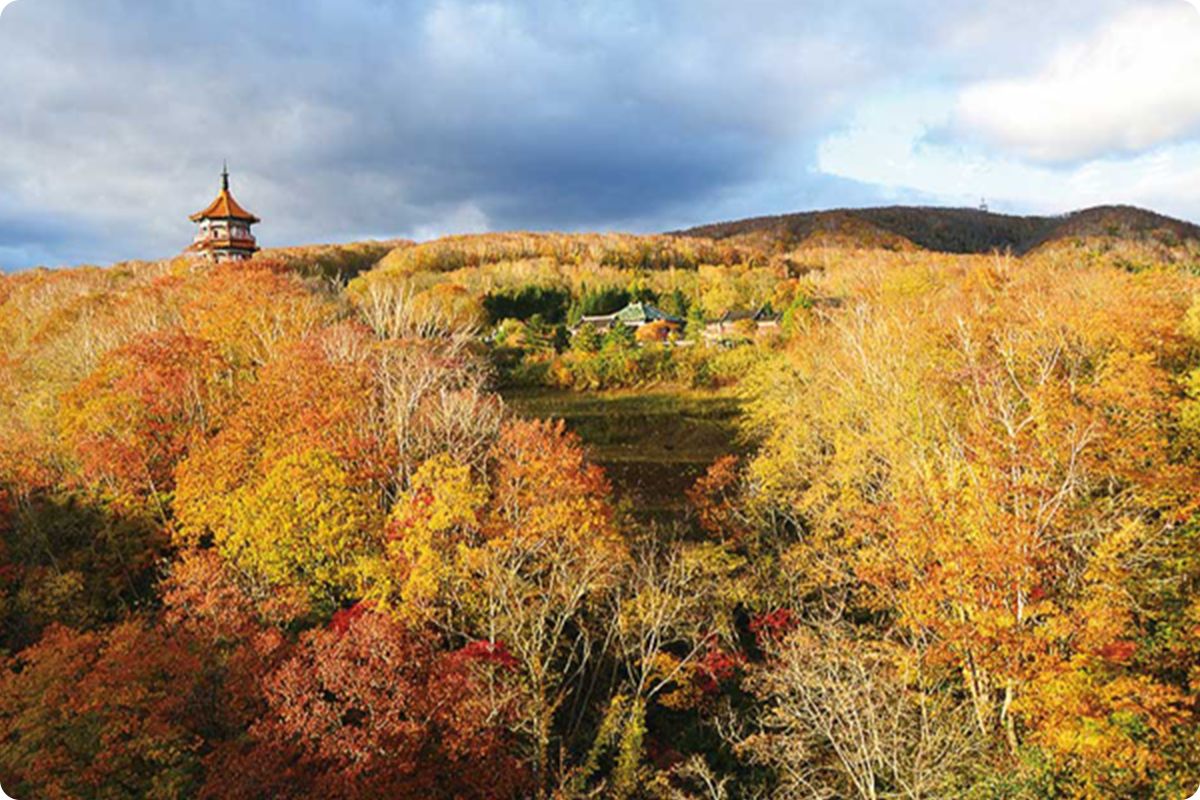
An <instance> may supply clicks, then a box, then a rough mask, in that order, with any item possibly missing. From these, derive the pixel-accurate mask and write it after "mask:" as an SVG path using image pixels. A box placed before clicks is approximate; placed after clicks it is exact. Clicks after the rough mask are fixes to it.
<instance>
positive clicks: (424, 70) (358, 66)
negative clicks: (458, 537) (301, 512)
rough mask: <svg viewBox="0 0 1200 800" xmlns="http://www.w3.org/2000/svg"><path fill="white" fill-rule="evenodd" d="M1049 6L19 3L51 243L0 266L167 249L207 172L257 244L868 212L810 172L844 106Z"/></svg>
mask: <svg viewBox="0 0 1200 800" xmlns="http://www.w3.org/2000/svg"><path fill="white" fill-rule="evenodd" d="M1125 5H1128V3H1125V2H1120V0H1101V2H1097V3H1094V4H1092V5H1091V6H1089V8H1090V12H1089V15H1088V18H1089V19H1090V18H1091V17H1093V16H1096V15H1098V14H1100V13H1102V12H1103V11H1104V10H1105V9H1114V8H1119V7H1122V6H1125ZM1072 9H1077V6H1076V5H1075V4H1071V3H1068V2H1066V0H1048V2H1042V3H1036V4H1035V3H1025V2H1006V3H1000V2H982V3H974V4H970V5H967V4H962V6H961V7H960V8H958V9H957V10H956V11H953V12H952V13H948V12H947V10H946V6H945V4H944V3H934V2H932V0H899V1H898V2H888V3H879V2H866V1H865V0H836V1H835V0H809V1H808V2H794V0H787V1H785V0H753V1H752V2H730V1H729V0H657V1H656V0H579V1H577V2H561V0H504V1H503V2H470V1H469V0H440V1H435V0H412V1H410V2H399V1H388V0H258V1H257V2H253V3H247V2H234V1H233V0H208V1H207V2H183V1H182V0H154V2H151V1H150V0H19V2H17V3H16V4H14V5H13V6H11V7H10V8H9V9H8V10H6V11H5V13H4V17H3V22H2V23H0V96H2V97H3V98H4V101H3V103H0V193H3V196H4V197H6V198H7V204H8V205H10V206H14V207H20V208H22V209H23V213H22V219H24V220H32V221H33V222H34V223H36V222H37V221H38V220H58V221H60V222H59V224H61V225H65V226H67V229H66V231H64V230H61V229H60V230H59V231H58V235H57V236H56V235H55V234H53V233H47V234H45V235H43V236H39V235H38V234H37V233H36V232H37V229H38V228H37V224H31V225H30V226H29V227H19V226H18V228H17V229H14V230H9V231H5V230H4V229H2V228H0V248H7V250H5V251H4V252H8V253H9V255H8V256H6V257H4V261H2V262H0V266H4V267H8V268H12V267H14V266H17V264H16V263H14V259H15V258H21V257H26V256H28V255H30V254H38V256H37V257H38V258H41V259H51V260H53V259H61V260H67V258H68V257H69V258H72V259H74V258H76V257H77V256H78V253H79V247H77V246H76V245H78V244H79V243H80V242H85V243H86V242H90V243H91V246H92V252H94V253H95V256H94V259H96V260H100V259H108V258H117V257H122V256H123V257H155V256H162V255H167V254H170V253H171V252H174V251H176V250H178V249H179V248H180V247H181V246H182V245H183V244H184V243H186V241H187V240H188V238H189V235H190V231H189V226H188V223H187V219H186V217H187V215H188V213H190V212H193V211H195V210H197V209H198V208H199V207H201V206H202V205H204V204H205V203H206V202H207V201H208V200H209V199H210V195H211V194H212V193H213V191H214V190H215V188H216V173H217V171H218V170H219V165H220V162H221V160H222V159H223V158H226V157H228V158H229V159H230V160H231V165H232V167H233V170H234V180H235V190H236V191H237V193H238V195H239V197H240V199H242V200H243V201H244V202H245V203H246V205H248V206H249V207H251V208H252V210H254V211H255V212H256V213H258V214H259V215H260V216H262V217H263V218H264V219H266V220H267V224H266V225H264V226H263V239H264V242H265V243H267V244H294V243H299V242H302V241H314V240H345V239H351V238H355V237H361V236H367V235H375V236H390V235H422V234H424V235H428V234H431V233H444V232H451V231H453V230H456V229H462V228H482V227H490V228H493V229H498V228H527V229H547V228H560V229H566V228H579V227H588V228H610V227H623V228H628V229H635V230H654V229H659V228H663V227H669V226H673V225H676V224H686V223H692V222H696V223H698V222H703V221H707V220H710V219H713V218H714V217H720V216H722V215H734V214H749V213H775V212H779V211H784V210H789V209H790V208H796V207H799V206H800V205H801V204H803V205H808V206H811V205H834V204H853V203H863V202H872V201H876V200H884V199H887V200H890V199H894V198H893V196H891V195H888V194H887V193H886V190H883V189H879V188H875V187H870V186H866V185H863V184H855V183H851V182H846V181H838V180H835V179H832V178H829V177H827V176H822V175H820V174H819V173H815V172H814V171H813V169H812V164H813V163H814V158H813V153H814V149H815V146H816V143H817V142H818V141H819V140H820V139H821V138H822V137H824V136H825V135H827V134H828V133H829V132H830V131H831V130H834V129H836V128H837V126H838V125H840V124H842V122H843V121H844V120H845V119H846V117H847V115H848V113H849V111H850V110H851V109H852V108H853V107H854V104H855V102H856V100H857V99H858V98H859V97H860V96H861V95H862V94H863V93H864V92H867V91H869V90H871V89H872V87H877V86H879V85H881V84H884V83H886V82H887V81H888V80H890V79H892V78H894V77H895V75H896V74H898V73H910V74H914V75H919V74H925V75H927V76H928V77H929V79H931V80H935V79H936V80H945V79H946V78H947V76H948V75H953V76H957V78H958V79H962V80H966V79H969V78H980V79H982V78H986V77H987V76H988V75H990V74H991V73H992V72H993V71H995V70H997V69H998V68H999V67H998V65H1000V64H1003V63H1008V61H1010V60H1011V59H1012V58H1013V56H1012V54H1011V53H1007V52H1006V51H1005V48H1004V47H1003V46H1002V42H998V41H997V39H998V37H996V36H995V35H994V31H995V30H996V26H998V25H1011V24H1026V25H1027V30H1026V31H1025V33H1024V34H1023V35H1025V37H1026V44H1025V52H1026V53H1028V52H1029V51H1030V50H1036V48H1038V47H1039V46H1043V45H1045V44H1046V43H1047V42H1049V41H1051V40H1052V37H1051V36H1050V34H1049V33H1046V34H1041V33H1039V32H1038V31H1040V30H1041V27H1040V26H1029V25H1028V23H1030V22H1031V21H1033V20H1038V21H1040V22H1042V23H1045V24H1058V23H1065V22H1067V21H1072V20H1073V21H1074V24H1075V25H1076V26H1078V25H1086V24H1090V23H1088V22H1087V20H1086V19H1083V18H1082V15H1081V14H1080V12H1079V11H1078V10H1072ZM67 220H69V221H70V222H69V223H67V222H62V221H67ZM22 224H24V223H22ZM68 239H70V242H69V246H68ZM22 242H23V243H22ZM14 253H15V254H17V255H15V256H14V255H13V254H14Z"/></svg>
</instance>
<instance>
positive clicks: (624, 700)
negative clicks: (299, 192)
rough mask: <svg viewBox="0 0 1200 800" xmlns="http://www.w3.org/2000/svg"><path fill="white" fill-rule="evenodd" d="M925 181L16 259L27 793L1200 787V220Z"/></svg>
mask: <svg viewBox="0 0 1200 800" xmlns="http://www.w3.org/2000/svg"><path fill="white" fill-rule="evenodd" d="M931 214H932V212H926V211H922V210H920V209H909V210H906V211H905V210H896V209H893V210H890V211H889V210H884V211H878V212H873V214H867V215H863V214H859V215H854V214H848V213H832V214H827V215H817V216H815V217H814V216H811V215H810V216H806V217H804V218H799V217H797V218H771V219H764V220H757V221H749V222H747V223H738V224H731V225H725V226H711V227H709V228H705V229H700V230H698V231H690V232H680V233H677V234H671V235H662V236H631V235H617V234H577V235H567V234H525V233H508V234H483V235H476V236H456V237H448V238H442V239H435V240H433V241H429V242H425V243H422V244H416V243H413V242H408V241H392V242H364V243H359V244H353V245H345V246H323V247H297V248H285V249H278V250H266V251H263V252H261V253H259V254H258V255H257V256H256V257H255V258H253V259H251V260H247V261H243V262H231V263H225V264H210V263H207V262H205V261H203V260H199V259H194V258H184V257H181V258H176V259H168V260H164V261H158V262H136V263H125V264H118V265H116V266H113V267H105V268H97V267H80V268H75V269H61V270H45V269H41V270H31V271H27V272H19V273H14V274H9V275H3V276H0V784H2V785H3V787H4V790H5V791H6V792H8V793H9V794H11V795H12V796H14V797H16V798H20V800H25V799H26V798H29V799H30V800H41V799H42V798H46V799H48V800H134V799H135V798H148V799H152V800H184V799H185V798H211V799H212V800H276V799H278V800H302V799H304V800H307V799H309V798H312V799H313V800H316V798H322V800H358V799H359V798H364V799H366V798H433V799H434V800H437V799H443V800H451V798H454V799H460V798H461V799H462V800H505V799H506V798H511V799H512V800H517V799H518V798H536V799H537V800H550V799H551V798H553V799H554V800H583V798H617V799H619V800H743V799H745V800H750V799H751V798H780V799H781V800H807V799H808V798H813V799H814V800H835V799H836V800H851V799H852V798H853V799H855V800H885V799H891V798H903V799H904V800H919V799H920V800H938V799H939V798H947V799H949V798H956V799H958V798H965V799H967V800H1035V798H1036V799H1040V798H1062V799H1063V800H1068V799H1079V800H1101V799H1102V798H1133V799H1135V800H1136V799H1139V798H1145V800H1150V799H1151V798H1175V797H1178V798H1183V797H1186V796H1188V795H1189V794H1190V793H1191V792H1192V791H1193V790H1194V789H1195V786H1196V784H1197V783H1198V782H1200V742H1198V741H1197V738H1196V736H1195V735H1194V731H1195V730H1196V729H1197V724H1198V723H1200V230H1198V229H1194V228H1192V227H1191V226H1188V225H1185V224H1183V223H1177V222H1175V221H1173V220H1166V218H1162V217H1157V216H1155V215H1150V214H1147V213H1145V212H1139V211H1136V210H1133V209H1098V210H1093V211H1091V212H1083V213H1081V214H1079V215H1075V216H1073V217H1071V218H1069V219H1067V220H1065V221H1056V220H1048V219H1047V220H1035V221H1032V222H1031V221H1029V220H1019V219H1015V218H1003V217H1000V216H998V215H988V214H983V213H982V212H962V213H961V214H959V215H958V216H955V217H953V218H951V217H945V218H941V217H934V216H931ZM984 223H986V224H984ZM632 307H636V308H640V309H647V308H649V309H654V310H656V312H655V313H658V312H661V315H662V317H661V318H660V319H657V320H655V321H650V322H648V324H645V325H641V326H630V325H626V324H623V323H621V322H620V321H618V322H615V323H612V324H607V323H605V324H593V323H592V322H589V321H588V320H587V319H586V318H596V319H600V318H607V316H611V315H613V314H619V313H620V312H622V310H623V309H628V308H632ZM754 312H756V313H754ZM577 403H586V404H587V405H586V408H585V410H584V411H581V412H579V413H578V414H576V415H573V413H572V412H570V410H569V409H571V408H576V407H577V406H573V405H572V404H577ZM655 403H657V404H659V406H654V407H655V408H658V409H659V410H658V411H657V412H656V413H657V416H655V415H652V414H650V412H649V411H647V409H648V408H650V407H651V406H652V405H654V404H655ZM660 406H661V408H660ZM664 408H665V409H666V410H662V409H664ZM631 409H632V410H631ZM679 409H705V410H704V411H703V412H701V411H687V414H685V413H684V412H683V411H680V410H679ZM714 409H715V410H714ZM605 415H607V416H605ZM639 415H640V416H639ZM687 415H690V416H687ZM685 416H687V419H686V420H684V417H685ZM585 417H586V418H585ZM635 417H636V419H635ZM581 420H582V421H581ZM597 420H599V421H597ZM638 420H641V421H640V422H639V421H638ZM664 420H665V422H664ZM672 420H674V421H672ZM680 420H684V421H682V422H680ZM632 426H640V427H636V428H635V427H632ZM617 440H619V447H618V446H616V445H613V442H614V441H617Z"/></svg>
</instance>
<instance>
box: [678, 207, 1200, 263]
mask: <svg viewBox="0 0 1200 800" xmlns="http://www.w3.org/2000/svg"><path fill="white" fill-rule="evenodd" d="M672 235H675V236H687V237H704V238H710V239H717V240H725V239H728V240H734V241H738V242H744V243H747V244H751V243H753V244H757V245H759V246H764V245H765V246H771V247H775V248H778V249H783V250H790V249H795V248H802V247H805V246H820V245H823V244H826V243H836V244H841V245H846V244H857V245H859V246H863V247H883V248H884V249H889V250H899V249H910V248H912V247H913V246H916V247H919V248H923V249H925V250H932V251H936V252H943V253H963V254H978V253H990V252H994V251H1001V252H1012V253H1014V254H1015V255H1025V254H1026V253H1030V252H1032V251H1034V250H1037V249H1039V248H1041V247H1045V246H1047V245H1051V244H1054V243H1056V242H1059V241H1066V240H1080V239H1091V238H1116V239H1132V240H1153V241H1154V242H1156V243H1159V244H1163V245H1166V246H1178V245H1182V244H1185V243H1195V244H1198V245H1200V226H1198V225H1195V224H1193V223H1190V222H1186V221H1184V220H1179V219H1174V218H1172V217H1168V216H1165V215H1163V214H1158V213H1155V212H1153V211H1148V210H1146V209H1142V208H1136V207H1134V206H1097V207H1095V208H1088V209H1084V210H1082V211H1075V212H1073V213H1070V214H1064V215H1062V216H1057V217H1048V216H1015V215H1010V214H997V213H993V212H990V211H983V210H980V209H973V208H938V207H923V206H887V207H880V208H854V209H834V210H830V211H807V212H802V213H797V214H784V215H780V216H773V217H754V218H751V219H744V220H736V221H732V222H721V223H716V224H711V225H701V226H699V227H696V228H690V229H688V230H683V231H675V232H674V233H673V234H672Z"/></svg>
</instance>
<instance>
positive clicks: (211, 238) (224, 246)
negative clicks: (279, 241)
mask: <svg viewBox="0 0 1200 800" xmlns="http://www.w3.org/2000/svg"><path fill="white" fill-rule="evenodd" d="M191 220H192V222H194V223H196V224H197V225H198V226H199V230H198V231H197V232H196V238H195V239H194V240H193V241H192V245H191V247H189V248H188V249H187V252H189V253H195V254H197V255H200V256H203V257H204V258H207V259H208V260H209V261H212V262H214V263H217V264H220V263H223V262H226V261H242V260H245V259H247V258H252V257H253V256H254V254H255V253H257V252H258V242H257V241H256V240H255V238H254V234H253V233H251V231H250V228H251V226H253V225H257V224H258V223H259V222H260V221H261V220H259V218H258V217H256V216H254V215H253V214H251V213H250V212H249V211H247V210H246V209H244V208H242V207H241V205H239V204H238V201H237V200H234V199H233V194H232V193H231V192H230V191H229V169H228V167H226V168H225V170H224V171H222V173H221V193H220V194H219V195H217V199H216V200H213V201H212V203H210V204H209V206H208V208H206V209H204V210H203V211H200V212H198V213H196V214H193V215H192V216H191Z"/></svg>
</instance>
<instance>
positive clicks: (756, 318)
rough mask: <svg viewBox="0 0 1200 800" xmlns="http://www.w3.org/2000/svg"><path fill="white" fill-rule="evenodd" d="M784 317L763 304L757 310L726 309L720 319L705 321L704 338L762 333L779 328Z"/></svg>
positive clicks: (714, 338) (719, 338) (725, 337)
mask: <svg viewBox="0 0 1200 800" xmlns="http://www.w3.org/2000/svg"><path fill="white" fill-rule="evenodd" d="M782 319H783V316H782V315H781V314H776V313H775V312H774V311H771V310H770V308H769V307H768V306H763V307H762V308H759V309H758V310H757V311H749V310H741V311H726V312H725V313H724V314H722V315H721V317H720V318H719V319H715V320H712V321H710V322H706V323H705V325H704V338H705V339H708V340H710V341H720V340H722V339H727V338H729V337H730V336H737V335H738V334H739V333H744V332H750V331H753V332H754V333H755V334H756V335H762V334H765V333H770V332H773V331H777V330H779V325H780V322H781V321H782Z"/></svg>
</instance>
